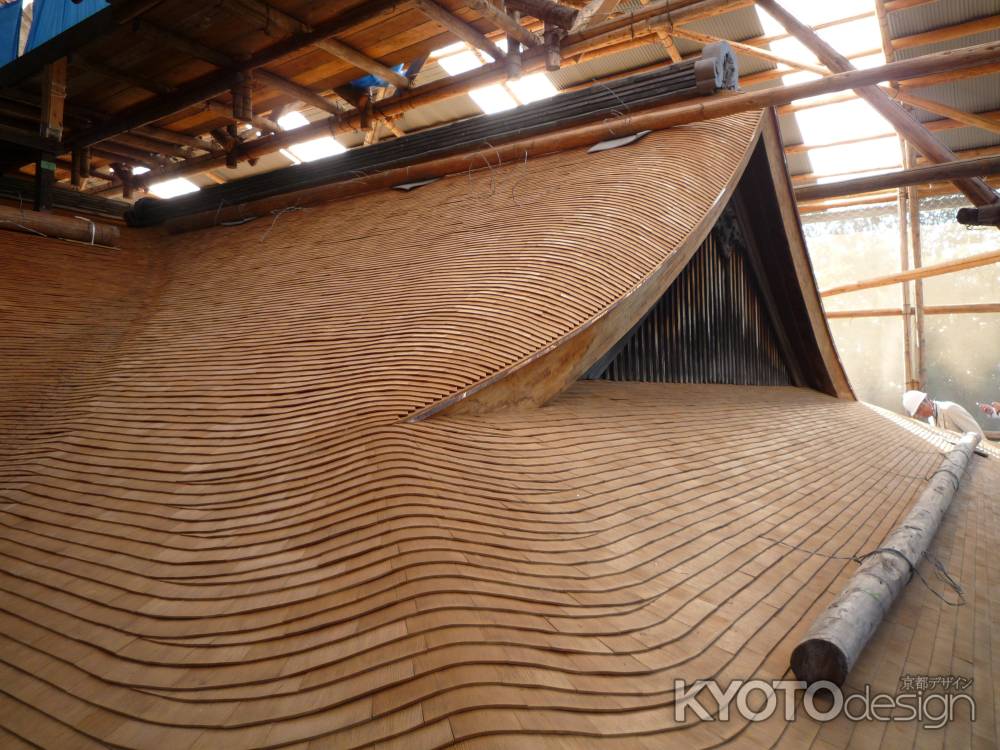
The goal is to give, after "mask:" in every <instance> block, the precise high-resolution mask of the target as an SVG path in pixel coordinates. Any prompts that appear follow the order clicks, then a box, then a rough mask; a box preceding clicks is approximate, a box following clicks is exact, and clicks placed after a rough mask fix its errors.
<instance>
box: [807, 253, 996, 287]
mask: <svg viewBox="0 0 1000 750" xmlns="http://www.w3.org/2000/svg"><path fill="white" fill-rule="evenodd" d="M997 262H1000V250H992V251H990V252H988V253H979V254H978V255H970V256H969V257H967V258H959V259H958V260H949V261H946V262H944V263H935V264H934V265H930V266H923V267H921V268H914V269H912V270H910V271H902V272H900V273H891V274H887V275H885V276H876V277H874V278H871V279H865V280H864V281H855V282H852V283H850V284H843V285H842V286H835V287H831V288H830V289H825V290H824V291H822V292H820V296H821V297H832V296H834V295H835V294H846V293H847V292H858V291H861V290H862V289H875V288H876V287H880V286H889V285H891V284H898V283H900V282H903V281H912V280H914V279H927V278H930V277H931V276H942V275H944V274H948V273H955V272H956V271H965V270H968V269H970V268H979V267H980V266H988V265H991V264H993V263H997Z"/></svg>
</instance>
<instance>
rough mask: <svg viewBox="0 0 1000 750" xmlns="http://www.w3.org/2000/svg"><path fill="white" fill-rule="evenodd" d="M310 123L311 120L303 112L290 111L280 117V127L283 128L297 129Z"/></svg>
mask: <svg viewBox="0 0 1000 750" xmlns="http://www.w3.org/2000/svg"><path fill="white" fill-rule="evenodd" d="M308 124H309V120H307V119H306V116H305V115H304V114H302V113H301V112H288V113H287V114H284V115H282V116H281V117H279V118H278V127H279V128H281V129H282V130H295V128H301V127H302V126H303V125H308Z"/></svg>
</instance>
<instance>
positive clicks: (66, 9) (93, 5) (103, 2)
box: [24, 0, 108, 52]
mask: <svg viewBox="0 0 1000 750" xmlns="http://www.w3.org/2000/svg"><path fill="white" fill-rule="evenodd" d="M107 7H108V3H107V0H83V2H80V3H73V2H70V0H35V14H34V17H33V18H32V19H31V31H29V32H28V44H27V46H25V48H24V51H25V52H27V51H28V50H30V49H34V48H35V47H38V46H41V45H42V44H44V43H45V42H47V41H48V40H49V39H51V38H52V37H54V36H58V35H59V34H61V33H62V32H64V31H65V30H66V29H68V28H69V27H70V26H75V25H76V24H78V23H80V21H82V20H83V19H85V18H86V17H87V16H91V15H93V14H94V13H96V12H97V11H99V10H104V9H105V8H107Z"/></svg>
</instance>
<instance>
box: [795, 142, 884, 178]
mask: <svg viewBox="0 0 1000 750" xmlns="http://www.w3.org/2000/svg"><path fill="white" fill-rule="evenodd" d="M809 161H810V162H811V163H812V167H813V172H814V173H816V174H822V175H832V174H847V173H853V172H863V171H867V170H884V169H892V168H895V167H899V166H900V158H899V140H898V139H897V138H896V136H889V137H888V138H879V139H876V140H873V141H861V142H860V143H848V144H843V145H840V146H833V147H830V148H819V149H810V151H809Z"/></svg>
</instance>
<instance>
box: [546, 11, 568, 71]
mask: <svg viewBox="0 0 1000 750" xmlns="http://www.w3.org/2000/svg"><path fill="white" fill-rule="evenodd" d="M563 34H564V32H563V30H562V29H560V28H559V27H558V26H555V25H553V24H550V23H549V22H548V21H546V22H545V33H544V37H545V69H546V70H559V67H560V66H561V65H562V52H561V51H560V47H561V45H562V38H563Z"/></svg>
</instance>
